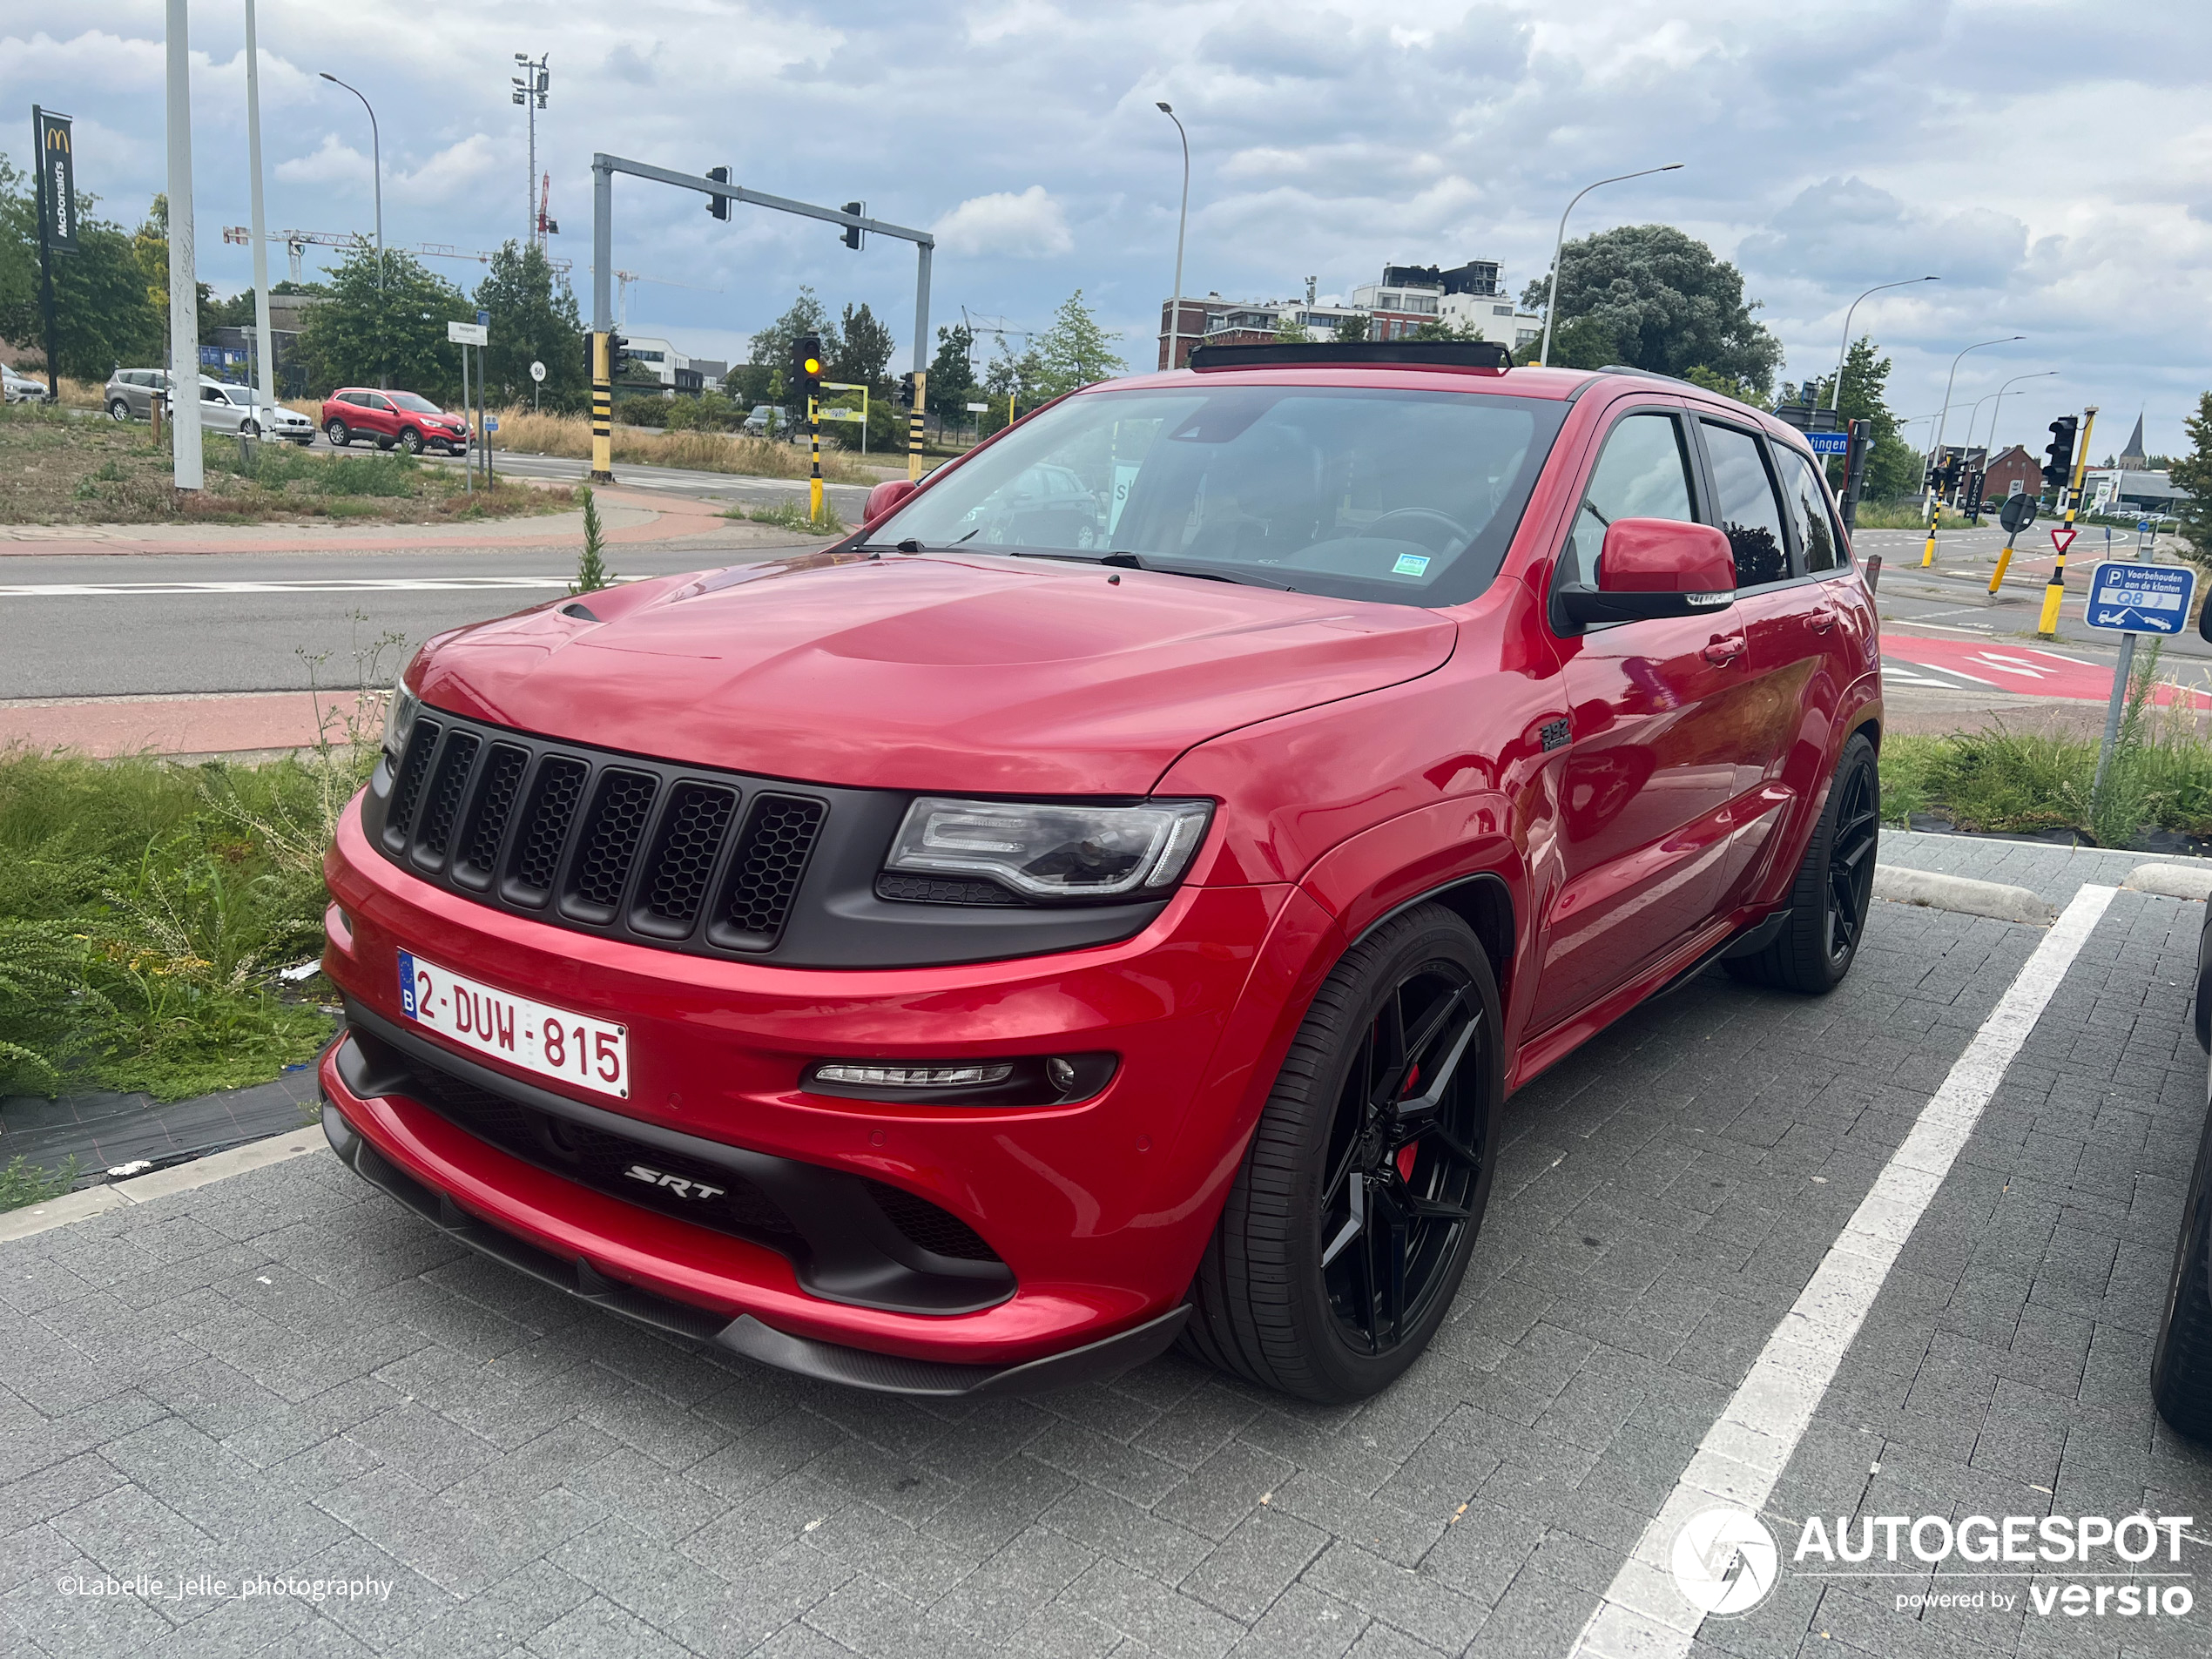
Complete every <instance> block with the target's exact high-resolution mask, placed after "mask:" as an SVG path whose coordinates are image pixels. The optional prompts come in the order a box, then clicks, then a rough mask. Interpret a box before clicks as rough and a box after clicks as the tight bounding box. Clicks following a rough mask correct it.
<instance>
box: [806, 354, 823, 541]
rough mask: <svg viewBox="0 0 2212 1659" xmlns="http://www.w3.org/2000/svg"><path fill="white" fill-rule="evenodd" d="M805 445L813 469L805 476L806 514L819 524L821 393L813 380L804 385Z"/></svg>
mask: <svg viewBox="0 0 2212 1659" xmlns="http://www.w3.org/2000/svg"><path fill="white" fill-rule="evenodd" d="M806 447H807V449H808V450H809V451H810V452H811V454H812V455H813V470H812V471H811V472H809V473H808V474H807V476H806V516H807V517H808V518H810V519H812V520H813V522H814V523H817V524H819V523H821V522H822V394H821V388H820V387H819V385H817V384H816V383H814V382H813V381H809V382H808V383H807V387H806Z"/></svg>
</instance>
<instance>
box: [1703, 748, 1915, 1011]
mask: <svg viewBox="0 0 2212 1659" xmlns="http://www.w3.org/2000/svg"><path fill="white" fill-rule="evenodd" d="M1881 809H1882V779H1881V773H1880V771H1879V769H1878V767H1877V765H1876V764H1875V759H1874V745H1873V743H1872V742H1871V740H1870V739H1869V738H1867V736H1866V734H1865V732H1854V733H1852V734H1851V738H1850V739H1849V741H1847V742H1846V743H1845V744H1844V752H1843V756H1842V758H1841V759H1838V761H1837V763H1836V775H1835V777H1834V778H1833V779H1831V780H1830V782H1829V786H1828V801H1827V804H1826V806H1824V807H1823V808H1822V809H1821V814H1820V822H1819V823H1818V824H1817V825H1816V826H1814V829H1813V833H1812V840H1811V842H1810V843H1809V844H1808V845H1807V846H1806V847H1805V855H1804V859H1803V860H1800V861H1799V863H1798V865H1797V879H1796V880H1794V881H1792V882H1791V887H1790V919H1789V921H1787V922H1785V923H1784V924H1783V927H1782V931H1781V932H1779V933H1778V934H1776V935H1775V936H1774V938H1773V939H1772V941H1770V942H1769V943H1768V944H1767V945H1766V946H1765V948H1763V949H1761V950H1758V951H1755V952H1753V953H1752V954H1750V955H1749V956H1730V957H1726V958H1724V959H1723V961H1722V966H1723V968H1726V969H1727V970H1728V972H1729V974H1730V975H1731V976H1732V977H1734V978H1736V979H1739V980H1743V981H1746V982H1747V983H1750V984H1755V985H1772V986H1776V987H1778V988H1781V989H1783V990H1789V991H1800V992H1803V993H1804V994H1806V995H1812V996H1821V995H1826V994H1827V993H1828V992H1830V991H1832V990H1834V989H1835V988H1836V987H1837V986H1838V985H1840V984H1842V983H1843V981H1844V974H1848V973H1850V972H1851V962H1852V961H1853V960H1854V959H1855V958H1856V957H1857V956H1858V944H1859V940H1860V938H1861V936H1862V935H1863V934H1865V928H1866V917H1867V912H1868V911H1869V910H1870V909H1871V907H1872V904H1873V900H1874V862H1875V858H1876V855H1877V853H1878V850H1879V846H1880V841H1881V829H1882V810H1881Z"/></svg>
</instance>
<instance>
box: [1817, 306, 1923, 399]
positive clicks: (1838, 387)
mask: <svg viewBox="0 0 2212 1659" xmlns="http://www.w3.org/2000/svg"><path fill="white" fill-rule="evenodd" d="M1942 280H1943V279H1942V278H1941V277H1932V276H1924V277H1906V278H1905V279H1904V280H1901V281H1898V282H1878V283H1876V284H1875V285H1874V286H1873V287H1871V288H1869V289H1867V291H1866V292H1865V293H1862V294H1860V295H1859V296H1858V300H1866V299H1871V297H1872V296H1874V295H1875V294H1878V293H1881V292H1882V290H1883V289H1885V288H1909V287H1912V285H1913V284H1914V283H1916V282H1940V281H1942ZM1858 300H1852V301H1851V308H1850V309H1849V310H1847V311H1845V312H1844V343H1843V344H1842V345H1841V346H1839V347H1837V348H1836V384H1835V386H1834V388H1832V389H1831V391H1830V392H1829V394H1828V407H1829V408H1831V409H1833V408H1841V407H1842V405H1841V403H1840V402H1839V401H1838V400H1840V399H1841V398H1842V396H1843V395H1844V359H1845V358H1847V357H1849V356H1850V355H1851V317H1852V314H1854V313H1856V312H1857V311H1858Z"/></svg>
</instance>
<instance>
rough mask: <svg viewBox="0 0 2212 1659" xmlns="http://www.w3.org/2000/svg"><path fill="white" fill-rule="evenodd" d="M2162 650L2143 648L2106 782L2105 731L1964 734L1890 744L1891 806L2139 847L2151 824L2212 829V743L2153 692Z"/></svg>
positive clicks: (2200, 833)
mask: <svg viewBox="0 0 2212 1659" xmlns="http://www.w3.org/2000/svg"><path fill="white" fill-rule="evenodd" d="M2157 678H2158V652H2157V651H2156V649H2155V647H2154V648H2153V649H2152V650H2149V651H2145V652H2143V653H2141V655H2140V656H2139V657H2138V658H2137V661H2136V666H2135V672H2134V675H2133V677H2132V678H2131V680H2130V684H2129V686H2128V702H2127V705H2126V709H2125V711H2124V713H2123V716H2122V718H2121V729H2120V735H2119V738H2118V740H2117V742H2116V743H2115V744H2114V749H2113V755H2112V759H2111V761H2110V762H2109V764H2108V765H2107V767H2106V771H2105V778H2104V784H2103V787H2102V788H2099V787H2098V786H2097V784H2096V774H2097V750H2098V747H2099V744H2098V739H2096V738H2088V737H2080V736H2076V735H2074V734H2073V733H2070V732H2051V731H2026V732H2013V731H2007V730H2005V729H2004V728H2002V727H2001V726H2000V727H1999V728H1996V729H1994V730H1992V731H1988V732H1957V733H1953V734H1952V735H1951V736H1949V737H1892V738H1887V739H1885V741H1884V743H1883V745H1882V815H1883V817H1884V818H1885V819H1888V820H1890V821H1891V822H1892V823H1905V822H1906V821H1908V820H1909V819H1910V817H1911V815H1912V813H1926V814H1929V815H1932V816H1933V817H1937V818H1939V819H1945V820H1946V821H1947V822H1949V823H1952V824H1955V825H1957V826H1959V828H1960V829H1964V830H1974V831H1980V832H1985V833H1995V834H2036V833H2043V832H2046V831H2050V830H2064V831H2070V832H2071V833H2074V834H2075V835H2077V836H2079V837H2080V839H2081V840H2084V841H2086V842H2088V843H2090V844H2092V845H2094V846H2119V847H2125V846H2135V845H2138V844H2140V843H2141V841H2142V840H2143V839H2144V838H2145V836H2146V835H2147V834H2148V833H2149V832H2151V831H2155V830H2164V831H2169V832H2172V833H2175V834H2179V835H2188V836H2193V837H2202V838H2212V743H2208V742H2207V741H2206V738H2205V732H2204V729H2203V726H2202V724H2201V722H2200V719H2199V718H2198V717H2197V716H2195V715H2193V714H2192V713H2191V712H2190V711H2188V710H2186V709H2184V708H2182V707H2180V706H2178V705H2177V706H2173V707H2168V708H2162V709H2161V708H2159V707H2157V706H2155V705H2154V704H2153V703H2152V702H2151V695H2152V692H2153V691H2154V689H2155V685H2156V683H2157Z"/></svg>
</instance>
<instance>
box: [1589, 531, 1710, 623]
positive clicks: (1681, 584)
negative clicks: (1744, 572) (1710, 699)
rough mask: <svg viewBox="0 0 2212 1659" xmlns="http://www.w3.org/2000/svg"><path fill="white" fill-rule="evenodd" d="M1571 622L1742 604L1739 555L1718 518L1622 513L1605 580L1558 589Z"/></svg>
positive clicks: (1603, 560)
mask: <svg viewBox="0 0 2212 1659" xmlns="http://www.w3.org/2000/svg"><path fill="white" fill-rule="evenodd" d="M1557 597H1558V602H1559V610H1560V614H1561V617H1564V618H1565V619H1566V620H1567V621H1568V623H1571V624H1575V625H1577V626H1583V627H1587V626H1588V624H1592V623H1601V622H1640V621H1643V620H1645V619H1647V618H1650V617H1691V616H1700V615H1703V613H1705V612H1706V611H1709V610H1727V609H1728V607H1729V606H1730V605H1732V604H1735V603H1736V556H1735V554H1733V553H1732V552H1730V550H1729V545H1728V537H1727V536H1723V535H1722V534H1721V532H1720V531H1719V530H1717V529H1714V528H1713V527H1712V526H1711V525H1710V524H1685V523H1682V522H1681V521H1680V520H1678V519H1672V518H1617V519H1615V520H1614V521H1613V523H1612V524H1611V525H1610V526H1608V528H1607V529H1606V532H1605V543H1604V545H1603V546H1602V547H1601V548H1600V549H1599V550H1598V556H1597V586H1595V588H1592V587H1588V586H1585V585H1583V584H1582V583H1572V584H1570V585H1568V586H1566V587H1563V588H1561V590H1559V594H1558V596H1557Z"/></svg>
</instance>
